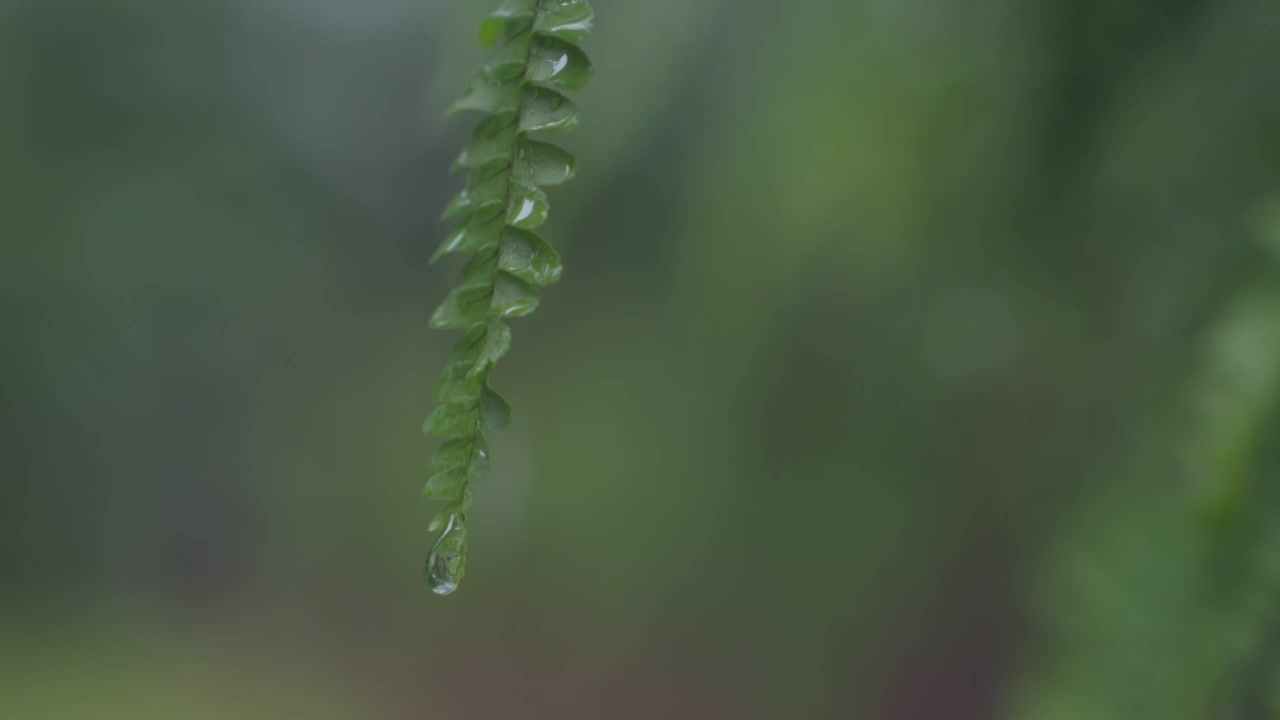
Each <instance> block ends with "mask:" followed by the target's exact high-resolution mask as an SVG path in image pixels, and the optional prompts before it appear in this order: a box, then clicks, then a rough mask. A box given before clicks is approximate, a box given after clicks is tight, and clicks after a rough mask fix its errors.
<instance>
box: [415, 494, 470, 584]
mask: <svg viewBox="0 0 1280 720" xmlns="http://www.w3.org/2000/svg"><path fill="white" fill-rule="evenodd" d="M466 523H467V519H466V516H464V515H462V514H460V513H455V514H454V515H451V516H450V517H449V524H448V525H446V526H445V528H444V532H442V533H440V539H439V540H437V541H436V544H435V547H433V548H431V554H430V555H428V556H427V564H426V566H425V567H424V568H423V574H424V575H426V579H427V585H428V586H430V587H431V590H432V592H434V593H436V594H437V595H448V594H449V593H451V592H453V591H454V590H457V589H458V583H459V582H461V581H462V573H463V572H464V571H465V570H466V566H467V524H466Z"/></svg>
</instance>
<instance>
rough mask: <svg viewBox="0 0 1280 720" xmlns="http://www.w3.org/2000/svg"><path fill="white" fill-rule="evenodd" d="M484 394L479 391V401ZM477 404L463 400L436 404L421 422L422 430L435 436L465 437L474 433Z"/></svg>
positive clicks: (477, 421)
mask: <svg viewBox="0 0 1280 720" xmlns="http://www.w3.org/2000/svg"><path fill="white" fill-rule="evenodd" d="M483 399H484V394H483V390H482V391H481V401H482V402H483ZM479 409H480V408H479V405H478V404H477V403H475V402H472V401H469V400H464V401H461V402H448V403H443V404H441V405H437V406H436V409H435V410H433V411H432V412H431V414H430V415H428V416H427V419H426V420H425V421H424V422H423V423H422V432H424V433H426V434H428V435H435V436H436V437H467V436H469V435H474V434H475V432H476V430H477V429H478V423H479V415H478V411H479Z"/></svg>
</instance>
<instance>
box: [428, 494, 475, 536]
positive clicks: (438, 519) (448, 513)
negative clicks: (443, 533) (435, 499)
mask: <svg viewBox="0 0 1280 720" xmlns="http://www.w3.org/2000/svg"><path fill="white" fill-rule="evenodd" d="M470 509H471V491H470V490H468V489H467V488H466V487H465V486H464V487H463V489H462V496H461V497H458V498H457V499H455V500H454V501H453V502H451V503H449V504H448V505H446V506H445V507H444V508H442V509H441V510H440V512H438V513H436V515H435V517H433V518H431V522H430V523H429V524H428V525H427V532H435V531H437V530H439V529H440V528H442V527H444V526H445V525H446V524H448V522H449V518H451V517H453V516H455V515H466V514H467V511H468V510H470Z"/></svg>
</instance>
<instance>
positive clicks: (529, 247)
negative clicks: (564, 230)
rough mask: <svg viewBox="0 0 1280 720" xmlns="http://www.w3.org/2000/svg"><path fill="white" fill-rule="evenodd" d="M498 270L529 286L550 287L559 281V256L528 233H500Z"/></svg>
mask: <svg viewBox="0 0 1280 720" xmlns="http://www.w3.org/2000/svg"><path fill="white" fill-rule="evenodd" d="M499 247H500V250H499V257H498V268H499V269H500V270H504V271H506V272H509V273H511V274H512V275H515V276H516V277H518V278H520V279H521V280H524V281H525V282H528V283H530V284H532V285H549V284H551V283H553V282H555V281H557V280H559V279H560V271H561V267H560V256H559V255H558V254H557V253H556V251H555V249H553V248H552V247H551V246H550V245H549V244H547V242H546V241H545V240H543V239H542V238H540V237H538V236H537V235H535V234H533V233H531V232H529V231H528V230H521V229H519V228H510V227H509V228H507V229H505V230H503V231H502V240H501V244H500V245H499Z"/></svg>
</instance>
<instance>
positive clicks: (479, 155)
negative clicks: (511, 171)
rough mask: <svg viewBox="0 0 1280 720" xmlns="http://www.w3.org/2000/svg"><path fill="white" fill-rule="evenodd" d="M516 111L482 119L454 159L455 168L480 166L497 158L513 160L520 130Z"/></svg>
mask: <svg viewBox="0 0 1280 720" xmlns="http://www.w3.org/2000/svg"><path fill="white" fill-rule="evenodd" d="M518 124H519V123H518V122H517V116H516V113H513V112H507V113H498V114H497V115H492V116H490V117H487V118H485V119H484V120H481V121H480V123H479V124H478V125H476V129H475V130H474V131H472V133H471V140H470V142H468V143H467V147H466V148H465V149H464V150H463V151H462V154H461V155H459V156H458V159H457V160H455V161H454V163H453V167H454V169H455V170H459V169H468V170H469V169H472V168H478V167H480V166H481V165H484V164H486V163H490V162H493V161H495V160H506V161H510V160H511V151H512V149H513V148H514V147H515V142H516V132H517V131H518V129H519V128H518V127H517V126H518Z"/></svg>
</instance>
